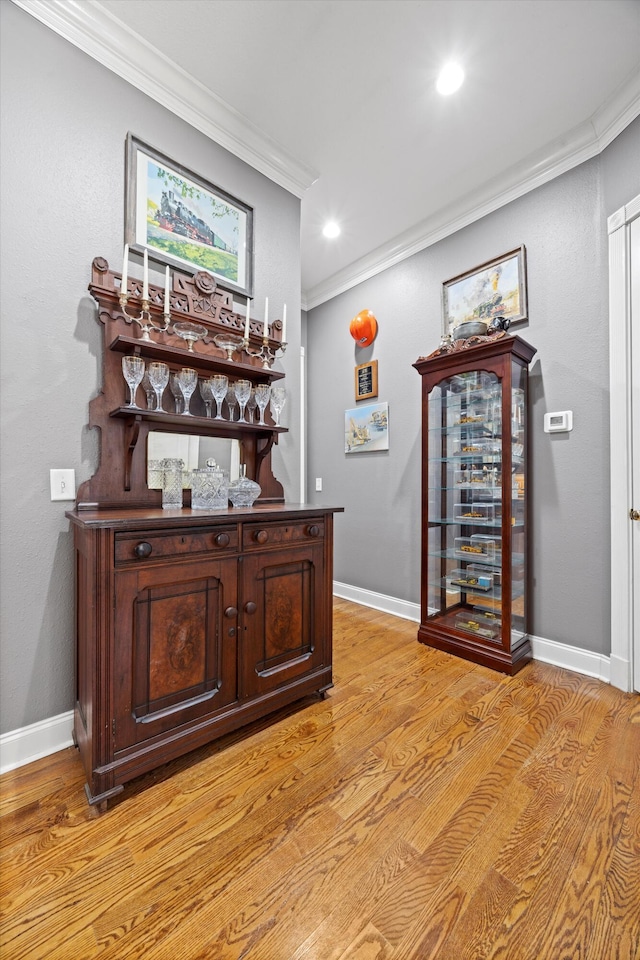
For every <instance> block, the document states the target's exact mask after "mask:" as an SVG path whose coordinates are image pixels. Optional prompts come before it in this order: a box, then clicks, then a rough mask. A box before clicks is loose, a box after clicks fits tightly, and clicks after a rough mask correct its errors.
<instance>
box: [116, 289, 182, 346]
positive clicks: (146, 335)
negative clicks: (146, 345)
mask: <svg viewBox="0 0 640 960" xmlns="http://www.w3.org/2000/svg"><path fill="white" fill-rule="evenodd" d="M128 302H129V294H128V293H127V292H126V291H124V290H121V292H120V306H121V307H122V312H123V313H124V315H125V317H126V318H127V320H131V321H132V322H133V323H137V324H138V326H139V327H140V329H141V330H142V336H141V337H140V339H141V340H151V337H150V333H151V331H152V330H155V331H156V332H157V333H166V332H167V329H168V327H169V321H170V320H171V314H170V313H167V312H166V311H165V313H163V315H162V317H163V320H164V326H162V327H159V326H157V324H155V323H153V318H152V316H151V311H150V309H149V306H150V301H149V299H148V298H144V297H143V299H142V301H141V303H142V308H141V310H140V313H139V314H138V315H137V316H135V314H132V313H129V312H128V311H127V303H128Z"/></svg>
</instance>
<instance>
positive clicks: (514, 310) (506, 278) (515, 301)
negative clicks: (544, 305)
mask: <svg viewBox="0 0 640 960" xmlns="http://www.w3.org/2000/svg"><path fill="white" fill-rule="evenodd" d="M442 312H443V332H444V333H445V334H451V333H453V330H454V328H455V327H457V326H458V325H459V324H461V323H467V322H469V321H473V320H486V321H487V323H491V321H492V320H493V318H494V317H505V319H507V320H510V321H511V324H515V323H522V322H523V321H525V320H527V319H528V314H527V271H526V256H525V248H524V246H521V247H518V248H517V249H515V250H510V251H509V252H508V253H503V254H502V256H500V257H495V258H494V259H493V260H488V261H487V262H486V263H483V264H481V265H480V266H479V267H474V268H473V269H472V270H468V271H467V272H466V273H461V274H459V275H458V276H457V277H452V278H451V280H447V281H446V282H445V283H444V284H443V285H442Z"/></svg>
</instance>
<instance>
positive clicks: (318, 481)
mask: <svg viewBox="0 0 640 960" xmlns="http://www.w3.org/2000/svg"><path fill="white" fill-rule="evenodd" d="M316 493H322V477H316Z"/></svg>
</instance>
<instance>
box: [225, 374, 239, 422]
mask: <svg viewBox="0 0 640 960" xmlns="http://www.w3.org/2000/svg"><path fill="white" fill-rule="evenodd" d="M225 399H226V401H227V407H228V409H229V420H233V419H234V418H235V415H236V407H237V406H238V401H237V400H236V391H235V389H234V386H233V384H232V383H230V384H229V389H228V390H227V396H226V397H225Z"/></svg>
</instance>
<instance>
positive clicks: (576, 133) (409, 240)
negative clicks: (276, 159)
mask: <svg viewBox="0 0 640 960" xmlns="http://www.w3.org/2000/svg"><path fill="white" fill-rule="evenodd" d="M638 116H640V73H637V74H634V75H633V76H632V77H631V78H630V79H629V80H628V81H627V83H625V84H623V85H622V86H621V87H619V88H618V90H617V91H616V93H615V94H614V96H613V97H612V98H610V100H608V101H607V103H606V104H604V105H603V106H602V107H601V108H600V109H599V110H598V111H597V112H596V113H595V114H594V115H593V116H592V117H591V119H590V120H587V121H585V122H584V123H582V124H580V125H579V126H578V127H575V128H574V130H572V131H571V132H570V133H568V134H566V135H565V136H564V137H561V138H559V139H558V140H555V141H553V142H552V143H551V144H548V145H547V147H546V148H544V149H543V150H541V151H538V152H537V153H534V154H531V155H530V156H529V157H528V158H527V159H526V160H525V161H523V162H522V163H520V164H517V165H515V166H513V167H511V168H510V169H508V170H506V171H503V172H502V173H501V174H500V176H499V177H496V178H494V179H492V180H490V181H488V182H487V183H485V184H483V186H482V187H480V188H479V189H478V190H477V191H474V192H473V193H469V194H467V195H466V196H465V197H462V198H461V199H460V200H458V201H456V202H455V204H452V205H451V206H449V207H446V208H444V209H443V210H440V211H438V212H437V213H436V214H434V215H433V216H432V217H429V218H428V219H426V220H423V221H422V222H421V223H419V224H417V225H416V226H414V227H412V228H411V229H410V230H407V231H406V232H404V233H402V234H399V235H398V236H397V237H394V238H393V239H392V240H390V241H389V243H386V244H383V245H382V246H380V247H378V248H377V249H376V250H374V251H372V252H371V253H370V254H367V256H365V257H362V258H361V259H359V260H356V261H354V262H353V263H352V264H350V265H349V266H348V267H346V268H345V269H344V270H340V271H338V272H337V273H335V274H333V275H332V276H331V277H328V278H327V279H326V280H324V281H323V282H322V283H319V284H317V285H316V286H315V287H311V288H310V289H308V290H303V291H302V309H303V310H313V308H314V307H318V306H320V304H321V303H326V301H327V300H332V299H333V298H334V297H337V296H338V295H339V294H341V293H345V291H347V290H350V289H351V288H352V287H355V286H357V285H358V284H359V283H363V282H364V281H365V280H369V279H370V278H371V277H374V276H376V275H377V274H378V273H382V271H383V270H388V269H389V267H392V266H394V265H395V264H396V263H400V262H401V261H402V260H406V259H407V258H408V257H411V256H413V254H414V253H419V252H420V251H421V250H425V249H426V248H427V247H430V246H432V245H433V244H434V243H438V241H440V240H444V239H445V238H446V237H449V236H451V235H452V234H454V233H456V232H457V231H458V230H461V229H462V228H463V227H467V226H469V225H470V224H472V223H475V222H476V221H477V220H480V219H481V218H482V217H485V216H487V214H489V213H493V212H494V211H495V210H499V209H500V207H503V206H505V205H506V204H507V203H510V202H511V201H512V200H516V199H517V198H518V197H522V196H524V195H525V194H527V193H529V192H530V191H532V190H535V189H536V188H537V187H540V186H542V185H543V184H545V183H548V182H549V181H551V180H554V179H555V178H556V177H559V176H560V175H561V174H563V173H566V172H567V171H569V170H572V169H573V168H574V167H577V166H579V165H580V164H581V163H584V162H585V161H586V160H590V159H591V158H592V157H594V156H596V155H597V154H599V153H601V152H602V151H603V150H604V149H605V147H607V146H609V144H610V143H611V142H612V141H613V140H615V138H616V137H617V136H618V135H619V134H620V133H622V131H623V130H624V129H625V128H626V127H628V126H629V124H630V123H632V122H633V120H635V119H636V117H638Z"/></svg>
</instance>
